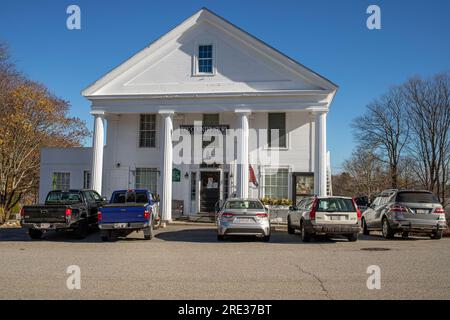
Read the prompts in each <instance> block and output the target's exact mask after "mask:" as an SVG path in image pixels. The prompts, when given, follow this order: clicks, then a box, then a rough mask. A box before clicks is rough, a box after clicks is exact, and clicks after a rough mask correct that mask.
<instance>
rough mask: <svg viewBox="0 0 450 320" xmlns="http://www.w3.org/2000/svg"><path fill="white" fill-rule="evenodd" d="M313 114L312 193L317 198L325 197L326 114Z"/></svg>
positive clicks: (323, 112)
mask: <svg viewBox="0 0 450 320" xmlns="http://www.w3.org/2000/svg"><path fill="white" fill-rule="evenodd" d="M314 114H315V127H316V132H315V159H314V182H315V183H314V193H315V194H316V195H318V196H319V197H324V196H326V195H327V112H326V111H317V112H315V113H314Z"/></svg>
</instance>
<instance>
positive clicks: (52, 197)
mask: <svg viewBox="0 0 450 320" xmlns="http://www.w3.org/2000/svg"><path fill="white" fill-rule="evenodd" d="M80 202H81V195H80V193H79V192H70V191H52V192H50V193H49V194H48V196H47V199H46V200H45V203H47V204H57V203H80Z"/></svg>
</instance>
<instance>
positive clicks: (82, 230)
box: [75, 221, 89, 239]
mask: <svg viewBox="0 0 450 320" xmlns="http://www.w3.org/2000/svg"><path fill="white" fill-rule="evenodd" d="M88 229H89V225H88V223H87V221H81V222H80V223H79V224H78V227H77V229H76V230H75V236H76V237H77V239H84V238H86V236H87V233H88Z"/></svg>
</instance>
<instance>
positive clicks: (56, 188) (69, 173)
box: [50, 171, 72, 191]
mask: <svg viewBox="0 0 450 320" xmlns="http://www.w3.org/2000/svg"><path fill="white" fill-rule="evenodd" d="M57 173H59V174H68V175H69V187H68V188H67V189H63V188H58V187H56V186H55V188H53V180H54V176H55V174H57ZM70 176H71V172H70V171H52V179H51V187H50V189H51V190H52V191H53V190H70V187H71V183H72V181H71V180H72V179H71V177H70Z"/></svg>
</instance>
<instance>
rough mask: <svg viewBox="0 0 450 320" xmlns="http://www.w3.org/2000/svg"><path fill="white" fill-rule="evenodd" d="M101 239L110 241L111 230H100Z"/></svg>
mask: <svg viewBox="0 0 450 320" xmlns="http://www.w3.org/2000/svg"><path fill="white" fill-rule="evenodd" d="M100 239H101V240H102V241H103V242H106V241H110V240H111V231H107V230H101V231H100Z"/></svg>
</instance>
